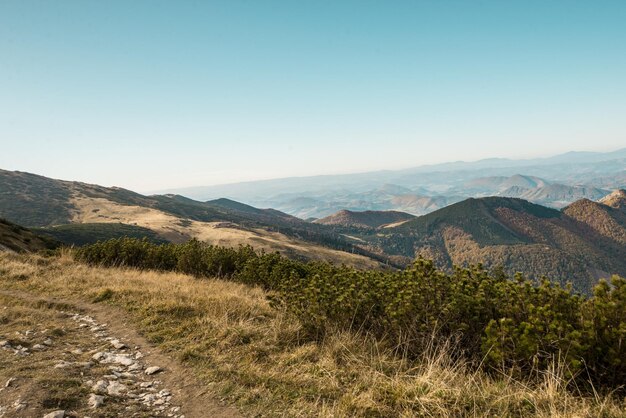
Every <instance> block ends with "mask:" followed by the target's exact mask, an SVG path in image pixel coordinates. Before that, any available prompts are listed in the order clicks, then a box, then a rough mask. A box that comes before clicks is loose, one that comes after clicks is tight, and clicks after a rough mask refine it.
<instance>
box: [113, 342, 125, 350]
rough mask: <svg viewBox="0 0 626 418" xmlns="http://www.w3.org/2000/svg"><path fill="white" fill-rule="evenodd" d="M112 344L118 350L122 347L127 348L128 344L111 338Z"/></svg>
mask: <svg viewBox="0 0 626 418" xmlns="http://www.w3.org/2000/svg"><path fill="white" fill-rule="evenodd" d="M110 342H111V345H112V346H113V347H114V348H115V349H117V350H121V349H122V348H126V344H124V343H122V342H120V340H111V341H110Z"/></svg>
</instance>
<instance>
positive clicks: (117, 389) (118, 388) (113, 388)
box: [107, 382, 128, 396]
mask: <svg viewBox="0 0 626 418" xmlns="http://www.w3.org/2000/svg"><path fill="white" fill-rule="evenodd" d="M127 390H128V389H127V388H126V386H125V385H123V384H121V383H118V382H109V386H107V393H108V394H109V395H111V396H122V395H123V393H124V392H126V391H127Z"/></svg>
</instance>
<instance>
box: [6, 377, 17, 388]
mask: <svg viewBox="0 0 626 418" xmlns="http://www.w3.org/2000/svg"><path fill="white" fill-rule="evenodd" d="M16 380H17V379H16V378H14V377H12V378H10V379H9V380H7V382H6V383H5V384H4V387H5V388H8V387H9V386H11V385H12V384H13V382H15V381H16Z"/></svg>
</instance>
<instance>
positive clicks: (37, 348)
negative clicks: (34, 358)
mask: <svg viewBox="0 0 626 418" xmlns="http://www.w3.org/2000/svg"><path fill="white" fill-rule="evenodd" d="M45 349H46V346H45V345H41V344H35V345H34V346H33V350H37V351H42V350H45Z"/></svg>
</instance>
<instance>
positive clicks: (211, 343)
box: [0, 254, 626, 417]
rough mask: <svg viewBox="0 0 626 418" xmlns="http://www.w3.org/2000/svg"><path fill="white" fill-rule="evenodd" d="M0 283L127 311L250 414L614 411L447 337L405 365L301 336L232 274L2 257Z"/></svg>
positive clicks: (618, 409) (558, 381) (369, 344)
mask: <svg viewBox="0 0 626 418" xmlns="http://www.w3.org/2000/svg"><path fill="white" fill-rule="evenodd" d="M17 272H19V274H16V273H17ZM0 286H1V287H2V288H5V289H7V288H11V289H20V290H23V291H28V292H31V293H36V294H45V295H55V296H59V297H63V298H65V299H68V300H82V301H85V300H91V301H94V300H99V301H101V303H110V304H112V305H116V306H119V307H121V308H123V309H125V310H127V311H128V313H129V317H130V318H131V319H132V321H133V322H134V323H135V324H136V326H137V327H138V328H139V329H140V330H141V331H142V332H143V333H144V334H145V335H146V336H147V337H148V338H149V339H150V340H152V341H153V342H155V343H157V344H159V345H160V347H161V348H162V349H163V350H166V351H168V352H170V353H171V354H173V355H175V356H176V358H178V359H179V361H180V362H181V363H182V364H183V365H185V366H186V367H187V368H188V369H189V370H191V371H193V372H194V373H195V374H197V375H198V376H199V377H200V378H201V380H202V381H203V382H205V384H206V387H207V388H208V389H209V390H210V391H212V392H213V393H215V394H216V396H218V397H219V398H221V399H224V400H226V401H227V402H230V403H234V404H237V405H238V406H240V407H241V408H242V409H243V411H244V412H245V413H247V414H249V415H251V416H258V415H261V416H328V417H331V416H333V417H334V416H337V417H344V416H367V417H377V416H381V417H393V416H398V417H410V416H433V417H459V416H481V417H482V416H497V417H506V416H512V417H513V416H539V417H599V416H606V417H618V416H626V413H625V408H624V404H623V401H620V400H617V399H615V398H611V397H596V398H590V397H582V396H575V395H573V394H571V393H569V392H567V391H566V390H565V388H564V386H565V381H564V380H563V378H562V373H561V371H560V370H559V369H558V368H557V367H555V369H554V370H553V372H552V373H546V374H545V375H544V376H543V382H542V383H541V384H534V385H531V384H529V383H525V382H518V381H514V380H512V379H509V378H507V377H506V376H503V377H501V378H498V379H493V378H490V377H488V376H486V375H485V374H484V373H481V372H471V371H470V370H469V369H468V368H467V367H466V365H465V364H463V363H462V362H458V361H457V362H455V361H452V360H451V359H450V357H449V356H448V355H447V353H448V352H450V350H452V347H451V346H450V344H449V343H448V344H439V345H436V344H433V346H432V348H431V349H430V350H427V352H425V353H424V355H423V358H422V359H420V360H419V361H416V362H408V361H406V360H405V359H403V358H401V357H398V356H396V355H393V353H392V350H391V349H390V348H389V347H388V346H386V345H384V344H382V343H379V342H377V341H375V340H373V339H370V338H368V337H367V336H362V335H356V334H354V333H346V332H343V333H336V334H334V335H330V336H327V337H326V339H325V340H324V341H320V342H310V341H308V340H306V339H305V338H303V336H302V329H301V327H300V325H299V323H298V322H297V321H295V320H294V319H293V318H290V317H288V316H286V315H285V314H284V313H282V312H280V311H276V310H274V309H272V308H271V307H270V306H269V304H268V301H267V299H266V294H265V293H264V292H263V291H262V290H260V289H257V288H251V287H247V286H243V285H239V284H235V283H230V282H225V281H219V280H197V279H193V278H191V277H189V276H185V275H180V274H171V273H170V274H164V273H154V272H140V271H133V270H122V269H101V268H92V267H87V266H84V265H80V264H77V263H74V262H73V261H71V258H70V257H69V256H67V255H66V256H64V257H61V258H60V259H51V260H44V259H41V258H38V257H34V256H31V257H26V256H17V255H10V254H4V255H0Z"/></svg>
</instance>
